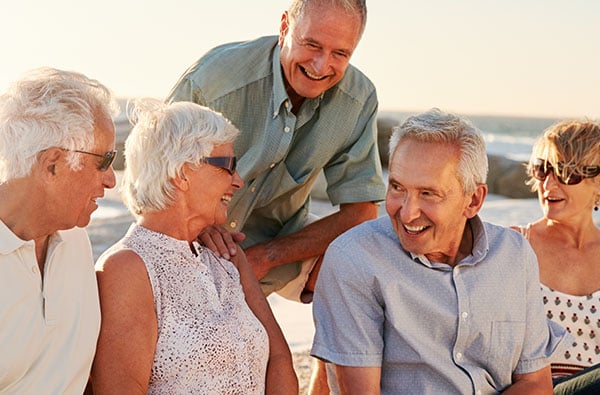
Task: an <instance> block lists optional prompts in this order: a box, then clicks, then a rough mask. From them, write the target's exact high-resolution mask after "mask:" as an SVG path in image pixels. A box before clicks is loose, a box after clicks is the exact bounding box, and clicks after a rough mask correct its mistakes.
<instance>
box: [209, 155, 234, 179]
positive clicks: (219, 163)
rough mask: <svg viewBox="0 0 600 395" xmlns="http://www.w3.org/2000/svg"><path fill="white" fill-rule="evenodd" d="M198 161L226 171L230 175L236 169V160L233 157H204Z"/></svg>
mask: <svg viewBox="0 0 600 395" xmlns="http://www.w3.org/2000/svg"><path fill="white" fill-rule="evenodd" d="M200 161H201V162H203V163H207V164H209V165H211V166H215V167H219V168H221V169H223V170H227V171H228V172H229V174H231V175H233V174H234V173H235V168H236V167H237V158H236V157H235V156H205V157H204V158H202V159H201V160H200Z"/></svg>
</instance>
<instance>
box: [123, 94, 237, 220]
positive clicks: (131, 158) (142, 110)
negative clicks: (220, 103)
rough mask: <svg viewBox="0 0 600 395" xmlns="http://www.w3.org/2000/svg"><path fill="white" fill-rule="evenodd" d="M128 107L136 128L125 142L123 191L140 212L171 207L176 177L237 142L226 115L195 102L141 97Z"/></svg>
mask: <svg viewBox="0 0 600 395" xmlns="http://www.w3.org/2000/svg"><path fill="white" fill-rule="evenodd" d="M127 107H128V116H129V120H130V122H131V123H132V124H133V125H134V127H133V129H132V131H131V133H130V134H129V136H128V137H127V140H126V141H125V165H126V166H125V172H124V176H123V184H122V190H123V195H124V196H123V197H124V201H125V204H126V205H127V207H128V208H129V210H130V211H131V212H132V213H134V214H137V215H140V214H144V213H148V212H152V211H158V210H163V209H165V208H167V207H169V206H170V205H172V204H173V203H174V201H175V198H176V195H175V186H174V185H173V183H172V179H174V178H175V177H181V176H182V173H181V169H182V167H183V166H184V165H185V164H186V163H188V164H191V165H198V164H200V163H201V162H202V159H203V157H204V156H207V155H209V154H210V152H211V151H212V150H213V148H214V147H215V146H218V145H222V144H226V143H230V142H233V140H234V139H235V137H236V136H237V135H238V133H239V131H238V130H237V128H236V127H235V126H233V125H232V124H231V123H230V122H229V121H228V120H227V119H225V117H223V116H222V115H221V114H219V113H217V112H215V111H213V110H211V109H209V108H207V107H203V106H200V105H198V104H195V103H191V102H175V103H171V104H165V103H163V102H162V101H159V100H156V99H138V100H135V101H133V102H130V103H128V106H127Z"/></svg>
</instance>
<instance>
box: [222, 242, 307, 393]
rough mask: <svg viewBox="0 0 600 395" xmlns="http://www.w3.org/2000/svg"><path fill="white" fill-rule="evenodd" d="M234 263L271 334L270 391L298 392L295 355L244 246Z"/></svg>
mask: <svg viewBox="0 0 600 395" xmlns="http://www.w3.org/2000/svg"><path fill="white" fill-rule="evenodd" d="M233 262H234V264H235V265H236V266H237V267H238V271H239V272H240V282H241V284H242V288H243V289H244V294H245V296H246V303H248V306H249V307H250V310H252V312H253V313H254V315H255V316H256V317H257V318H258V320H259V321H260V322H261V323H262V325H263V326H264V327H265V329H266V330H267V334H268V336H269V364H268V365H267V381H266V394H267V395H275V394H297V393H298V379H297V377H296V373H295V372H294V366H293V363H292V354H291V353H290V349H289V347H288V344H287V341H286V340H285V337H284V336H283V332H281V328H280V327H279V324H277V321H276V320H275V317H274V316H273V312H272V311H271V307H270V306H269V304H268V302H267V300H266V299H265V296H264V295H263V292H262V291H261V289H260V286H259V285H258V281H257V280H256V277H254V273H253V272H252V269H251V268H250V265H249V264H248V261H247V260H246V256H245V255H244V252H243V251H242V250H241V249H240V250H239V251H238V252H237V253H236V255H235V257H234V258H233Z"/></svg>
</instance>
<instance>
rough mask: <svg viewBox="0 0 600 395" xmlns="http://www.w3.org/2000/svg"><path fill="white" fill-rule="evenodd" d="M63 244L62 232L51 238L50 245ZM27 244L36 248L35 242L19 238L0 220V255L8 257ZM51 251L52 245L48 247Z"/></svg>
mask: <svg viewBox="0 0 600 395" xmlns="http://www.w3.org/2000/svg"><path fill="white" fill-rule="evenodd" d="M61 242H62V237H61V231H58V232H56V233H54V234H53V235H52V236H51V237H50V241H49V243H51V244H53V245H58V244H60V243H61ZM26 244H31V245H33V246H35V242H34V241H33V240H23V239H21V238H20V237H19V236H17V235H16V234H14V233H13V231H12V230H10V228H9V227H8V226H6V224H5V223H4V222H3V221H2V220H0V255H8V254H10V253H12V252H14V251H16V250H18V249H19V248H21V247H23V246H24V245H26ZM48 250H50V244H49V247H48Z"/></svg>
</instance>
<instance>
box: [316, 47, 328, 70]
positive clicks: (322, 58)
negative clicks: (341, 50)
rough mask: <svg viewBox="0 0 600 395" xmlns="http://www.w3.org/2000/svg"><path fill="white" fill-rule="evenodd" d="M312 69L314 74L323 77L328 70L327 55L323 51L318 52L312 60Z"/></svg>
mask: <svg viewBox="0 0 600 395" xmlns="http://www.w3.org/2000/svg"><path fill="white" fill-rule="evenodd" d="M312 63H313V68H314V70H315V73H318V74H319V75H323V74H325V73H326V72H327V69H328V68H329V55H328V54H327V53H326V52H325V51H319V53H318V54H316V55H315V56H314V58H313V62H312Z"/></svg>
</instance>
